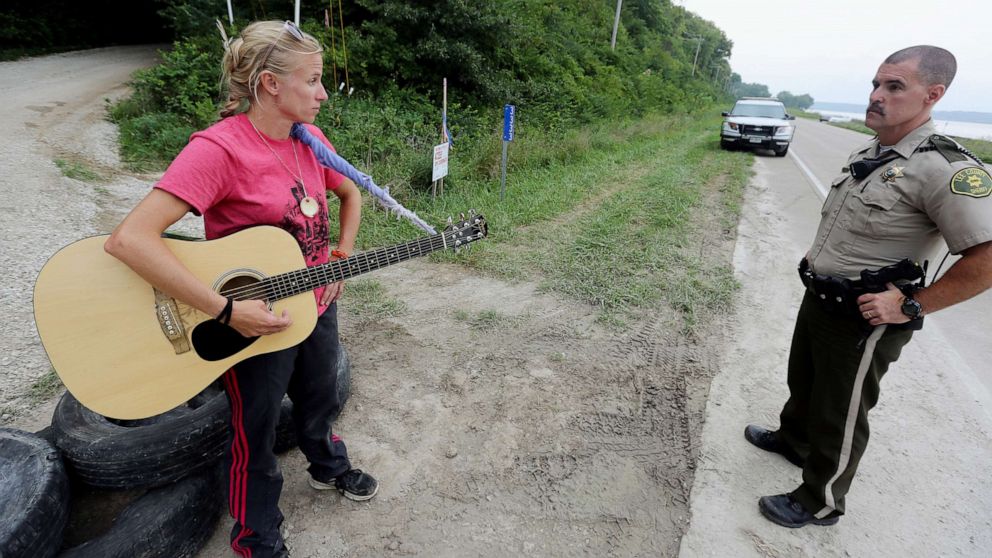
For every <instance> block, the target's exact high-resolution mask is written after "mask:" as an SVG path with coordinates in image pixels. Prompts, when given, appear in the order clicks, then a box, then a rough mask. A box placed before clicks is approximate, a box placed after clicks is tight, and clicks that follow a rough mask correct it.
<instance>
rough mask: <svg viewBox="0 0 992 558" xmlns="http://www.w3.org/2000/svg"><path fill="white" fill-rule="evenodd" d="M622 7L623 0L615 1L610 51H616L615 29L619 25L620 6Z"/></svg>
mask: <svg viewBox="0 0 992 558" xmlns="http://www.w3.org/2000/svg"><path fill="white" fill-rule="evenodd" d="M622 5H623V0H617V16H616V17H615V18H613V37H611V38H610V50H614V49H616V46H617V27H618V26H619V25H620V6H622Z"/></svg>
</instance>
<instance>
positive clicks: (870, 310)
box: [858, 283, 909, 326]
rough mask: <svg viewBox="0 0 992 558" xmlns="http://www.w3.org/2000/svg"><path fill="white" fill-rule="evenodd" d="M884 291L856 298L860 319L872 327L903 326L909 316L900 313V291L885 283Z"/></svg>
mask: <svg viewBox="0 0 992 558" xmlns="http://www.w3.org/2000/svg"><path fill="white" fill-rule="evenodd" d="M885 286H886V290H884V291H882V292H880V293H868V294H863V295H861V296H859V297H858V311H859V312H861V317H862V318H864V319H865V320H866V321H867V322H868V323H869V324H871V325H873V326H877V325H882V324H904V323H906V322H908V321H909V316H907V315H906V314H903V313H902V299H903V294H902V291H900V290H899V288H898V287H896V286H895V285H893V284H892V283H886V284H885Z"/></svg>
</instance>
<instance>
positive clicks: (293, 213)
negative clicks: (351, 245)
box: [279, 182, 330, 264]
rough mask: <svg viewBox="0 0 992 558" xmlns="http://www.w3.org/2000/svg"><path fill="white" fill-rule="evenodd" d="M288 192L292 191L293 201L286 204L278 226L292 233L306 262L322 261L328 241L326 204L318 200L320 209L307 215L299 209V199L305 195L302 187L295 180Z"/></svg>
mask: <svg viewBox="0 0 992 558" xmlns="http://www.w3.org/2000/svg"><path fill="white" fill-rule="evenodd" d="M290 192H292V193H293V201H292V202H289V203H287V204H286V211H285V212H284V213H283V217H282V222H281V223H279V227H280V228H282V229H284V230H286V231H289V233H290V234H292V235H293V237H294V238H295V239H296V242H297V243H298V244H299V245H300V249H301V250H302V251H303V257H304V258H306V261H307V264H313V263H323V262H322V260H321V259H320V258H321V255H322V254H324V253H325V252H326V251H327V246H328V243H329V241H330V240H329V228H330V226H329V224H328V222H327V204H322V203H319V202H318V204H317V205H318V206H319V207H320V210H319V211H318V212H317V214H316V215H314V216H313V217H312V218H311V217H307V216H306V215H303V211H301V210H300V200H302V199H303V198H304V197H306V192H305V191H304V189H303V187H302V186H301V185H300V183H299V182H296V183H295V184H293V186H292V187H291V188H290ZM321 193H322V192H321Z"/></svg>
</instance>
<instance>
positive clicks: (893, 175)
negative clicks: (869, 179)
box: [882, 167, 906, 182]
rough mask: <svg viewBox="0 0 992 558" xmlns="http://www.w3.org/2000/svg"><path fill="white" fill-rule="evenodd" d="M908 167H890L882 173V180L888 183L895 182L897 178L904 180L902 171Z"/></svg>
mask: <svg viewBox="0 0 992 558" xmlns="http://www.w3.org/2000/svg"><path fill="white" fill-rule="evenodd" d="M904 168H906V167H889V168H887V169H885V172H883V173H882V180H884V181H886V182H895V181H896V179H897V178H902V177H903V174H902V169H904Z"/></svg>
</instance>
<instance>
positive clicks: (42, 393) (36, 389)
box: [27, 369, 62, 404]
mask: <svg viewBox="0 0 992 558" xmlns="http://www.w3.org/2000/svg"><path fill="white" fill-rule="evenodd" d="M61 389H62V380H60V379H59V377H58V374H56V373H55V370H54V369H49V370H48V372H46V373H45V375H44V376H42V377H41V378H38V379H37V380H35V382H34V383H33V384H31V387H30V388H28V393H27V396H28V400H30V401H31V403H33V404H37V403H41V402H43V401H47V400H49V399H51V398H52V396H54V395H55V394H56V393H58V392H59V390H61Z"/></svg>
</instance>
